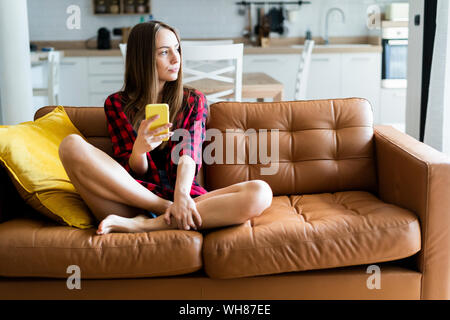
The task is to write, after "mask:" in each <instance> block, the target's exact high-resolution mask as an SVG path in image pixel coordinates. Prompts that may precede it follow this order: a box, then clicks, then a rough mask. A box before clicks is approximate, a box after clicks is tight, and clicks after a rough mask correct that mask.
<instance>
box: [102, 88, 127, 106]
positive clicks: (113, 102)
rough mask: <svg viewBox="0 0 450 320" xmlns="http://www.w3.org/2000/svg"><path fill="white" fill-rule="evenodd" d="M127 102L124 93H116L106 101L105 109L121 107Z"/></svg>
mask: <svg viewBox="0 0 450 320" xmlns="http://www.w3.org/2000/svg"><path fill="white" fill-rule="evenodd" d="M125 102H126V95H125V93H124V92H122V91H118V92H114V93H112V94H110V95H109V96H108V97H107V98H106V99H105V107H112V106H114V107H117V108H119V107H121V106H122V105H123V104H124V103H125Z"/></svg>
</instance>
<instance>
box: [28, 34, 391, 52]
mask: <svg viewBox="0 0 450 320" xmlns="http://www.w3.org/2000/svg"><path fill="white" fill-rule="evenodd" d="M313 39H314V40H315V41H316V44H315V46H314V49H313V53H365V52H382V47H381V39H380V38H379V37H364V36H362V37H334V38H330V42H331V44H330V45H323V44H322V43H323V39H322V38H320V37H317V38H313ZM186 40H199V39H186ZM203 40H208V39H203ZM210 40H213V39H210ZM233 41H234V42H235V43H240V42H244V43H246V40H245V39H242V38H235V39H233ZM119 42H120V41H118V40H113V41H111V45H112V47H113V48H114V49H109V50H97V49H87V48H86V46H87V45H88V44H89V47H94V48H95V46H96V44H95V41H90V43H88V42H86V41H43V42H42V41H41V42H35V43H36V44H38V45H39V46H40V47H44V46H46V47H54V48H55V50H61V51H64V56H65V57H96V56H97V57H120V56H121V53H120V50H119ZM303 42H304V38H279V39H277V38H271V39H270V45H269V46H268V47H257V46H252V45H247V44H246V45H245V46H244V54H299V53H301V52H302V50H303V46H302V45H299V44H300V43H303Z"/></svg>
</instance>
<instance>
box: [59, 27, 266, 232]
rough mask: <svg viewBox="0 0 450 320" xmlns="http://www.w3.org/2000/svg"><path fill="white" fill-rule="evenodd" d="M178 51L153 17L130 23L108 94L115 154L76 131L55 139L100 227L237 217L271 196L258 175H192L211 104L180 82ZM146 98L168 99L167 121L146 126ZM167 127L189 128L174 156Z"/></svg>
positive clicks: (128, 228) (207, 222)
mask: <svg viewBox="0 0 450 320" xmlns="http://www.w3.org/2000/svg"><path fill="white" fill-rule="evenodd" d="M181 53H182V52H181V47H180V40H179V37H178V34H177V32H176V31H175V30H174V29H173V28H172V27H170V26H168V25H166V24H164V23H162V22H158V21H151V22H146V23H140V24H138V25H136V26H135V27H133V29H132V31H131V33H130V35H129V38H128V43H127V54H126V62H125V84H124V88H123V90H122V91H120V92H117V93H115V94H112V95H110V96H109V97H108V98H107V99H106V101H105V113H106V119H107V125H108V131H109V133H110V135H111V141H112V145H113V151H114V159H113V158H111V157H110V156H108V155H107V154H106V153H104V152H103V151H101V150H99V149H98V148H95V147H94V146H93V145H91V144H89V143H87V142H86V141H85V140H84V139H82V138H81V137H80V136H78V135H69V136H67V137H66V138H65V139H64V140H63V141H62V143H61V145H60V148H59V154H60V158H61V161H62V163H63V165H64V168H65V169H66V172H67V174H68V176H69V178H70V180H71V181H72V183H73V185H74V186H75V188H76V189H77V191H78V192H79V194H80V196H81V197H82V198H83V200H84V201H85V202H86V204H87V205H88V207H89V208H90V209H91V211H92V213H93V214H94V215H95V217H96V218H97V220H98V221H100V224H99V226H98V230H97V233H98V234H106V233H109V232H147V231H152V230H163V229H175V228H178V229H183V230H190V229H194V230H198V229H207V228H215V227H222V226H229V225H234V224H240V223H243V222H245V221H247V220H248V219H251V218H252V217H255V216H258V215H259V214H261V213H262V212H263V211H264V210H265V209H266V208H268V207H269V206H270V204H271V202H272V190H271V188H270V187H269V185H268V184H267V183H265V182H264V181H262V180H253V181H246V182H241V183H237V184H234V185H231V186H228V187H225V188H222V189H218V190H214V191H211V192H207V191H206V190H205V189H204V188H203V187H201V186H200V185H199V184H198V183H197V182H196V180H195V176H196V174H197V173H198V171H199V170H200V168H201V153H202V142H203V141H204V139H205V124H206V116H207V110H208V108H207V105H206V99H205V97H204V95H203V94H202V93H200V92H199V91H197V90H189V89H186V88H183V85H182V66H181V61H182V59H181ZM149 103H167V104H168V105H169V108H170V123H169V124H167V125H164V126H161V127H159V128H157V129H154V130H149V126H150V124H151V123H152V122H153V121H154V120H155V119H156V118H155V117H153V118H149V119H147V120H146V119H145V105H146V104H149ZM199 124H200V125H199ZM167 128H171V129H172V130H174V129H186V130H188V131H189V133H190V135H191V139H190V140H191V141H189V143H190V147H189V145H188V147H187V148H186V147H184V148H182V149H181V152H180V153H179V156H180V157H179V161H178V162H176V161H173V160H174V159H172V158H171V153H172V150H173V148H174V147H175V146H176V145H177V143H178V142H176V141H172V139H169V140H168V141H164V142H163V141H162V140H163V139H165V138H170V137H171V136H172V134H173V132H169V133H168V134H164V135H158V134H159V133H161V131H163V130H165V129H167ZM194 129H196V130H194ZM199 129H200V132H201V135H200V134H198V132H199ZM183 141H184V140H182V141H181V142H180V143H185V142H183Z"/></svg>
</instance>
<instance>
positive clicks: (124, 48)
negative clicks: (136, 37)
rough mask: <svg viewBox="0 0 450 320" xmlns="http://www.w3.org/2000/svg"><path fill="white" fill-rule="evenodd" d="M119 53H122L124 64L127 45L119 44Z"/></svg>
mask: <svg viewBox="0 0 450 320" xmlns="http://www.w3.org/2000/svg"><path fill="white" fill-rule="evenodd" d="M119 48H120V53H122V57H123V61H124V63H125V58H126V56H127V44H126V43H119Z"/></svg>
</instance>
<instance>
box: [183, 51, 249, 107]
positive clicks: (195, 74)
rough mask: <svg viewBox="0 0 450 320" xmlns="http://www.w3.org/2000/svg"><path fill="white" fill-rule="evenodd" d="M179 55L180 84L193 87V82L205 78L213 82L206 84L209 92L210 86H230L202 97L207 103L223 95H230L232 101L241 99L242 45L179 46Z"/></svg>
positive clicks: (223, 96) (219, 98) (218, 99)
mask: <svg viewBox="0 0 450 320" xmlns="http://www.w3.org/2000/svg"><path fill="white" fill-rule="evenodd" d="M182 53H183V54H182V55H183V84H188V85H189V84H191V86H193V87H195V81H199V80H203V79H209V80H214V81H211V82H210V84H211V87H212V89H213V87H214V83H222V84H223V83H232V84H233V86H232V88H231V89H227V90H222V91H215V92H213V93H211V94H206V99H207V100H208V103H214V102H218V101H223V100H226V98H225V96H229V95H232V94H234V101H241V100H242V60H243V54H244V44H242V43H237V44H221V45H184V46H183V45H182ZM192 62H202V64H196V65H194V64H192ZM230 62H231V63H230ZM219 87H220V86H219ZM219 90H220V89H219Z"/></svg>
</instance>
